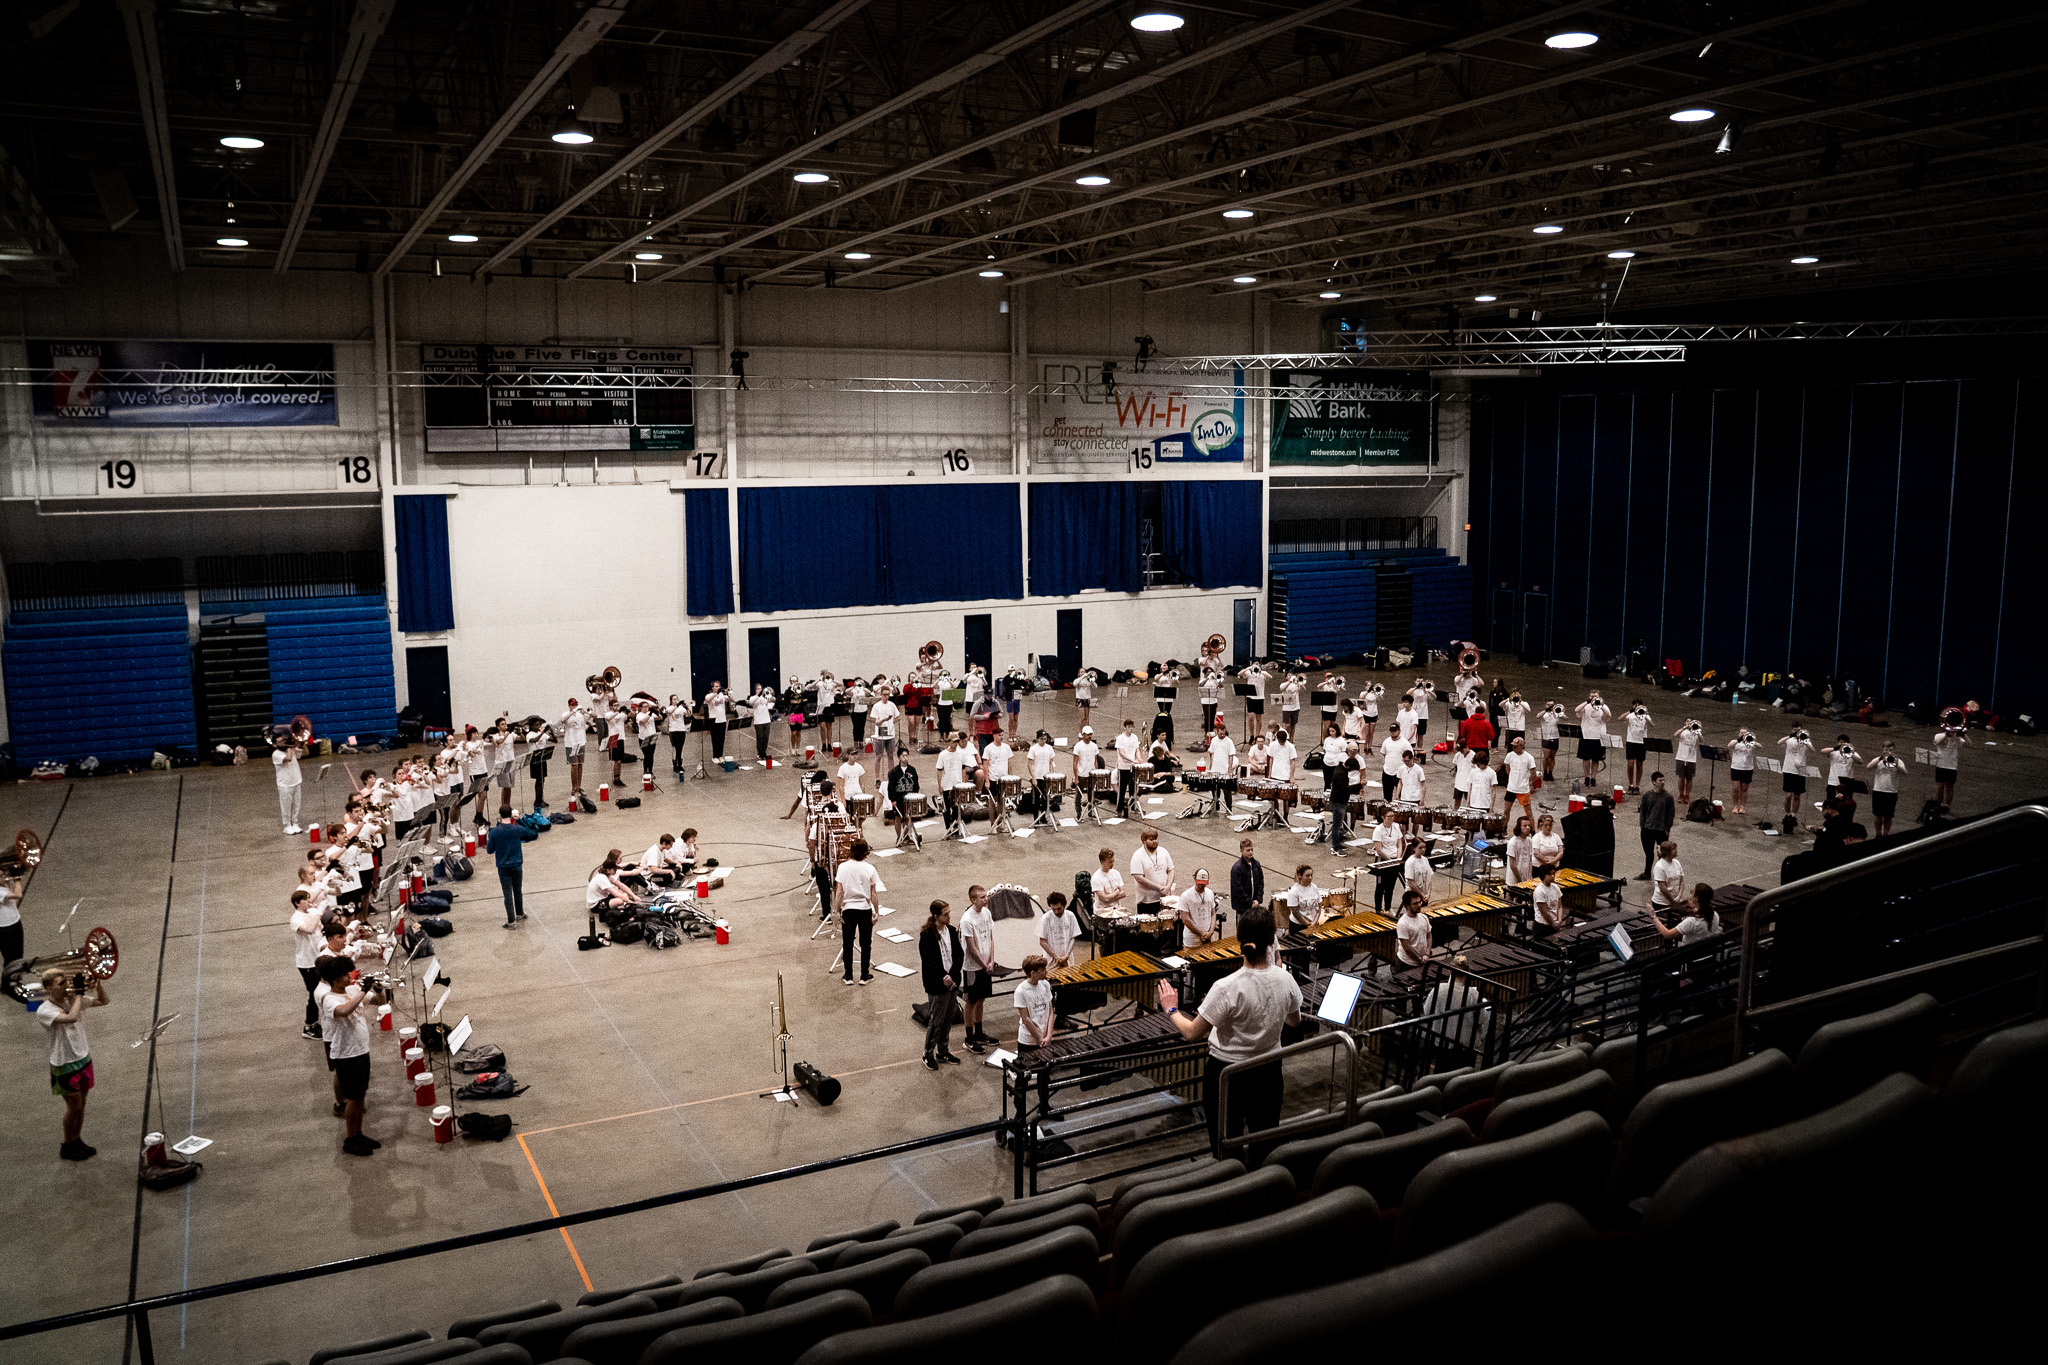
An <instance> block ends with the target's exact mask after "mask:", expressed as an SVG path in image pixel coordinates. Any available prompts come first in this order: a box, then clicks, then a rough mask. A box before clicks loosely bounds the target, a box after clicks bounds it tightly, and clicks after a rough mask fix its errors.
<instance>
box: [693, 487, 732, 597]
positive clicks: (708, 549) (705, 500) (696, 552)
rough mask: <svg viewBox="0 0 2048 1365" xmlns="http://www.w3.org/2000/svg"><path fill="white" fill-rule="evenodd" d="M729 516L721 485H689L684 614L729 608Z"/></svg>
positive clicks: (730, 560) (730, 561) (730, 532)
mask: <svg viewBox="0 0 2048 1365" xmlns="http://www.w3.org/2000/svg"><path fill="white" fill-rule="evenodd" d="M728 517H729V511H728V503H727V501H726V497H725V490H724V489H723V488H692V489H690V490H688V491H687V492H685V493H684V494H683V547H684V550H685V552H686V554H687V569H688V577H687V578H686V580H685V586H684V590H683V611H684V613H685V614H686V615H690V616H725V615H728V614H729V613H730V612H731V611H732V523H731V522H730V521H729V520H728Z"/></svg>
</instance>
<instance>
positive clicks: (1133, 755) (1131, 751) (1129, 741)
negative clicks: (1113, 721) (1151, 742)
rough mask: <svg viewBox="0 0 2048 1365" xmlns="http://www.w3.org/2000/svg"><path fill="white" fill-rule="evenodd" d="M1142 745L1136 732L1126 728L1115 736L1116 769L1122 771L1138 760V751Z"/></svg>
mask: <svg viewBox="0 0 2048 1365" xmlns="http://www.w3.org/2000/svg"><path fill="white" fill-rule="evenodd" d="M1143 747H1144V743H1143V741H1142V740H1140V739H1139V738H1138V736H1137V734H1136V732H1134V731H1131V730H1126V731H1124V732H1123V733H1122V734H1120V735H1118V736H1117V737H1116V770H1117V771H1118V772H1122V771H1124V770H1125V769H1126V768H1129V767H1131V766H1132V765H1134V764H1135V763H1137V761H1138V752H1139V750H1140V749H1141V748H1143Z"/></svg>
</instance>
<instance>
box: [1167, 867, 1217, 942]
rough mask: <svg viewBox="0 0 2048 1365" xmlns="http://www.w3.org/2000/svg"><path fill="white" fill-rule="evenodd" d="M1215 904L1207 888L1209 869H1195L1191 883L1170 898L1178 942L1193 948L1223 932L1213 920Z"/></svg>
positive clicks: (1214, 939)
mask: <svg viewBox="0 0 2048 1365" xmlns="http://www.w3.org/2000/svg"><path fill="white" fill-rule="evenodd" d="M1217 909H1218V906H1217V901H1216V893H1215V892H1213V891H1211V890H1210V889H1209V869H1208V868H1206V867H1198V868H1196V869H1195V884H1194V885H1193V886H1192V887H1190V888H1188V889H1187V890H1186V891H1183V892H1181V893H1180V898H1179V899H1178V900H1177V901H1175V902H1174V908H1173V917H1174V918H1175V919H1176V920H1178V921H1180V946H1181V947H1183V948H1193V947H1195V946H1196V945H1197V944H1202V943H1214V942H1215V941H1216V940H1217V939H1219V938H1221V937H1222V936H1223V930H1222V927H1221V926H1220V925H1218V923H1217V922H1216V912H1217Z"/></svg>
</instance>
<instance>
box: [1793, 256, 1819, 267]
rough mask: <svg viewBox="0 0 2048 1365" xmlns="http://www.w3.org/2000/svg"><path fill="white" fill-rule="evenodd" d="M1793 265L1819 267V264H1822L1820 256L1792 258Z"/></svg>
mask: <svg viewBox="0 0 2048 1365" xmlns="http://www.w3.org/2000/svg"><path fill="white" fill-rule="evenodd" d="M1792 264H1794V265H1819V264H1820V257H1818V256H1794V257H1793V258H1792Z"/></svg>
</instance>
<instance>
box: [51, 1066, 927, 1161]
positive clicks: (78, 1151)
mask: <svg viewBox="0 0 2048 1365" xmlns="http://www.w3.org/2000/svg"><path fill="white" fill-rule="evenodd" d="M925 1060H926V1061H927V1062H929V1061H930V1060H931V1059H930V1058H926V1059H925ZM98 1152H99V1148H97V1147H88V1146H86V1145H85V1144H84V1143H83V1142H75V1141H74V1142H67V1143H64V1144H63V1145H62V1146H60V1147H58V1148H57V1155H58V1156H60V1157H62V1158H63V1159H64V1160H66V1161H89V1160H91V1159H92V1158H93V1156H95V1155H96V1154H97V1153H98Z"/></svg>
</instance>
